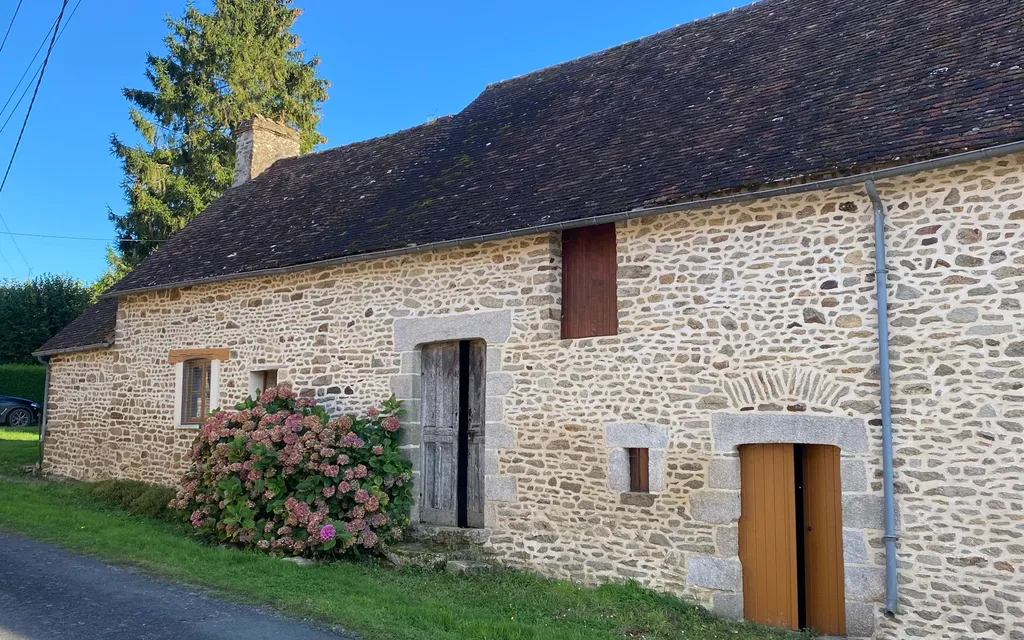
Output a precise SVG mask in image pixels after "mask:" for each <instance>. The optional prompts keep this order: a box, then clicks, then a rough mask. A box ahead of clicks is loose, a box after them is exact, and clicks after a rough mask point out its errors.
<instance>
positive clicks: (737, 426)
mask: <svg viewBox="0 0 1024 640" xmlns="http://www.w3.org/2000/svg"><path fill="white" fill-rule="evenodd" d="M711 437H712V440H713V442H714V450H715V452H718V453H729V452H731V451H733V450H735V449H736V448H737V447H739V446H741V445H744V444H764V443H770V442H792V443H799V444H828V445H834V446H837V447H839V448H840V449H841V450H842V451H843V453H867V452H868V432H867V423H865V421H864V420H862V419H860V418H840V417H836V416H808V415H795V414H784V413H760V412H750V413H713V414H711Z"/></svg>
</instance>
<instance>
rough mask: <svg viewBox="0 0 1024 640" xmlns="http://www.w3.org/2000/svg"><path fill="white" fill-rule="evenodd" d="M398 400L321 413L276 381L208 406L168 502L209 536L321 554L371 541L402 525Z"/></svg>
mask: <svg viewBox="0 0 1024 640" xmlns="http://www.w3.org/2000/svg"><path fill="white" fill-rule="evenodd" d="M402 413H403V412H402V409H401V403H400V402H399V401H397V400H395V399H394V397H392V398H391V399H389V400H387V401H386V402H384V403H383V404H382V405H381V407H380V408H379V409H378V408H370V409H368V410H367V411H366V413H365V414H363V415H346V416H342V417H338V418H333V419H331V418H329V416H328V415H327V412H326V411H325V410H324V409H323V408H322V407H319V406H317V405H316V402H315V401H314V400H313V399H310V398H298V397H296V394H295V392H294V391H292V389H291V387H290V386H288V385H285V384H282V385H278V386H277V387H276V388H273V389H268V390H266V391H264V392H263V393H262V394H261V395H260V397H259V399H258V400H254V399H252V398H249V399H247V400H246V401H245V402H243V403H241V404H239V405H236V406H235V410H234V411H223V410H222V411H217V412H216V413H214V414H212V415H211V416H210V417H209V418H208V419H207V420H206V423H205V424H203V426H202V428H201V430H200V432H199V436H198V437H197V438H196V441H195V443H194V444H193V445H192V449H191V450H190V456H191V460H192V464H191V466H190V468H189V470H188V472H187V473H186V474H185V476H184V478H183V479H182V483H181V487H180V489H179V490H178V493H177V496H176V497H175V499H174V500H173V501H171V505H170V506H171V507H172V508H176V509H181V510H183V511H184V512H185V514H186V516H187V517H188V519H189V521H190V522H191V524H192V526H193V527H194V529H195V532H196V534H197V535H198V536H199V537H201V538H203V539H204V540H207V541H209V542H212V543H231V544H238V545H241V546H244V547H247V548H256V549H262V550H264V551H268V552H271V553H278V554H285V555H303V556H312V557H323V556H328V555H336V554H341V553H344V552H349V553H358V552H359V551H360V550H363V551H365V550H373V549H379V548H381V547H383V546H385V545H387V544H388V543H390V542H392V541H394V540H396V539H398V538H400V537H401V535H402V531H403V529H404V528H405V527H407V526H408V524H409V517H408V512H409V507H410V506H411V504H412V481H411V479H412V470H411V469H412V468H411V465H410V463H409V462H408V461H407V460H406V459H405V458H403V457H402V455H401V452H400V451H399V449H398V431H399V428H400V422H399V416H400V415H401V414H402Z"/></svg>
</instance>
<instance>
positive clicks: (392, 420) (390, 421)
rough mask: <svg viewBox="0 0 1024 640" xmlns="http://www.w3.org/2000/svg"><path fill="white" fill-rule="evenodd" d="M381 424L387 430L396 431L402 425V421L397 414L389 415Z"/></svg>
mask: <svg viewBox="0 0 1024 640" xmlns="http://www.w3.org/2000/svg"><path fill="white" fill-rule="evenodd" d="M380 426H382V427H384V430H385V431H388V432H390V433H394V432H395V431H398V430H399V429H400V428H401V427H402V421H401V420H399V419H398V418H396V417H395V416H388V417H387V418H384V420H383V422H381V423H380Z"/></svg>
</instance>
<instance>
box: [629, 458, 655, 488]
mask: <svg viewBox="0 0 1024 640" xmlns="http://www.w3.org/2000/svg"><path fill="white" fill-rule="evenodd" d="M626 451H627V452H628V454H629V490H630V491H632V492H634V493H648V492H649V491H650V484H649V479H650V463H649V461H648V453H649V452H648V450H647V449H627V450H626Z"/></svg>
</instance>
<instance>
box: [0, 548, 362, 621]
mask: <svg viewBox="0 0 1024 640" xmlns="http://www.w3.org/2000/svg"><path fill="white" fill-rule="evenodd" d="M37 638H39V639H42V638H46V639H48V640H49V639H51V638H53V639H70V638H83V639H84V638H88V639H90V640H92V639H94V638H126V639H127V638H131V639H133V640H143V639H146V640H161V639H164V638H167V639H171V638H175V639H177V638H190V639H192V638H196V639H199V638H238V639H239V640H241V639H243V638H244V639H245V640H263V639H270V638H288V639H290V640H327V639H331V640H338V639H339V638H342V639H347V640H355V636H351V635H344V634H338V633H334V632H331V631H328V630H324V629H317V628H314V627H312V626H309V625H307V624H305V623H302V622H299V621H296V620H291V619H289V618H286V617H284V616H281V615H279V614H277V613H274V612H272V611H268V610H266V609H260V608H258V607H251V606H246V605H240V604H234V603H231V602H225V601H223V600H219V599H217V598H215V597H211V596H209V595H206V594H204V593H202V592H199V591H196V590H192V589H188V588H186V587H181V586H177V585H173V584H169V583H166V582H162V581H160V580H156V579H153V578H150V577H148V576H145V575H143V574H141V573H138V572H136V571H133V570H131V569H125V568H121V567H115V566H111V565H108V564H105V563H103V562H100V561H99V560H94V559H92V558H87V557H85V556H81V555H78V554H76V553H72V552H69V551H64V550H63V549H60V548H58V547H55V546H52V545H48V544H44V543H41V542H36V541H34V540H30V539H28V538H23V537H21V536H17V535H12V534H9V533H4V532H0V640H16V639H32V640H35V639H37Z"/></svg>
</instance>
